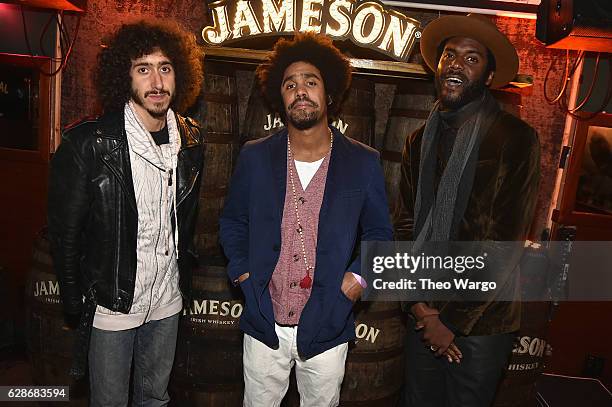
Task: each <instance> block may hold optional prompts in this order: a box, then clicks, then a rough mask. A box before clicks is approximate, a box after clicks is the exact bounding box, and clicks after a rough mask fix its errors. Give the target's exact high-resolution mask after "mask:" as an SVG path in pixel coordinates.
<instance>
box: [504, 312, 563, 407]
mask: <svg viewBox="0 0 612 407" xmlns="http://www.w3.org/2000/svg"><path fill="white" fill-rule="evenodd" d="M550 307H551V304H550V303H546V302H524V303H523V304H522V312H521V329H520V331H519V333H518V334H517V336H516V338H515V342H514V348H513V349H512V355H511V356H510V361H509V363H508V367H507V368H506V371H505V372H504V376H503V379H502V382H501V383H500V385H499V388H498V391H497V394H496V396H495V402H494V403H493V406H494V407H532V406H534V405H536V381H537V380H538V377H539V376H540V374H541V373H542V372H543V370H544V359H545V357H546V356H548V355H549V354H550V346H549V345H548V343H547V339H546V338H548V327H549V323H548V317H549V315H550Z"/></svg>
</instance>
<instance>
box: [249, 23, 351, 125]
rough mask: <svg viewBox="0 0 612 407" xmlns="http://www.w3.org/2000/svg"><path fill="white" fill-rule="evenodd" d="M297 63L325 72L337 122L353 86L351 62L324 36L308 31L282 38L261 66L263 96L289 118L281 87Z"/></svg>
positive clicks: (331, 113)
mask: <svg viewBox="0 0 612 407" xmlns="http://www.w3.org/2000/svg"><path fill="white" fill-rule="evenodd" d="M294 62H308V63H309V64H312V65H314V66H315V67H317V69H318V70H319V71H320V72H321V75H322V76H323V83H324V85H325V93H326V94H327V95H329V96H331V97H332V103H331V104H330V105H329V106H328V107H327V113H328V116H329V118H331V119H334V118H335V116H336V115H337V114H338V112H339V110H340V106H341V104H342V101H343V98H344V95H345V93H346V90H347V89H348V87H349V86H350V83H351V74H352V70H351V66H350V63H349V61H348V59H347V58H346V57H345V56H344V55H343V54H342V52H340V50H339V49H338V48H336V47H335V46H334V45H333V44H332V41H331V40H330V39H329V38H327V37H325V36H323V35H318V34H314V33H310V32H306V33H300V34H296V35H295V37H294V38H293V39H292V40H286V39H280V40H279V41H278V42H277V43H276V44H275V45H274V49H273V52H272V54H271V55H270V56H269V57H268V59H267V60H266V61H265V62H264V63H262V64H261V65H259V66H258V67H257V71H256V75H257V79H258V80H259V86H260V87H261V92H262V94H263V96H264V97H265V99H266V100H267V102H268V103H269V104H270V107H271V108H273V109H274V110H275V111H276V112H278V113H279V114H280V115H281V118H282V119H283V120H285V119H286V115H285V108H284V105H283V98H282V96H281V84H282V80H283V75H284V73H285V69H287V67H288V66H289V65H291V64H292V63H294Z"/></svg>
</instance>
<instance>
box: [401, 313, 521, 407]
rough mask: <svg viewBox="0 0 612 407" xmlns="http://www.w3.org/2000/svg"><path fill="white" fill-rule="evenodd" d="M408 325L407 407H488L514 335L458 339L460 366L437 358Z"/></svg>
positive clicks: (405, 394)
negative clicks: (461, 357) (460, 357)
mask: <svg viewBox="0 0 612 407" xmlns="http://www.w3.org/2000/svg"><path fill="white" fill-rule="evenodd" d="M421 339H422V333H421V332H415V331H414V324H413V323H409V324H408V338H407V349H406V351H407V353H406V388H405V391H404V399H405V400H404V403H403V405H404V406H405V407H489V406H490V405H491V403H492V402H493V397H494V396H495V391H496V389H497V385H498V382H499V380H500V378H501V375H502V373H503V369H504V367H505V366H506V363H507V362H508V358H509V356H510V352H511V351H512V344H513V340H514V335H513V334H501V335H487V336H466V337H457V338H455V344H456V345H457V347H458V348H459V349H460V350H461V352H462V353H463V359H462V360H461V363H460V364H457V363H449V362H448V360H447V359H446V358H445V357H439V358H438V357H435V356H434V354H433V352H432V351H431V350H430V349H429V347H428V346H425V343H424V342H423V341H422V340H421Z"/></svg>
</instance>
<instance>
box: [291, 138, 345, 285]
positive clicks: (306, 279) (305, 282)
mask: <svg viewBox="0 0 612 407" xmlns="http://www.w3.org/2000/svg"><path fill="white" fill-rule="evenodd" d="M328 130H329V129H328ZM333 146H334V134H333V133H332V131H331V130H329V152H328V153H327V155H328V156H330V157H331V151H332V147H333ZM292 164H293V154H292V153H291V140H290V138H289V135H287V167H288V168H289V181H290V182H291V194H292V196H293V205H294V208H295V218H296V220H297V225H298V227H297V229H296V230H297V232H298V234H299V235H300V244H301V247H302V258H303V259H304V266H306V275H305V276H304V278H302V279H301V280H300V288H303V289H307V288H310V287H311V286H312V278H311V277H310V270H313V269H314V267H313V266H311V265H310V264H308V259H307V258H306V245H305V244H304V229H303V228H302V222H301V221H300V211H299V210H298V202H301V203H302V204H303V203H304V199H303V198H300V199H298V197H297V193H296V192H295V181H294V179H293V165H292Z"/></svg>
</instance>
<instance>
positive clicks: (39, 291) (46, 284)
mask: <svg viewBox="0 0 612 407" xmlns="http://www.w3.org/2000/svg"><path fill="white" fill-rule="evenodd" d="M59 295H60V291H59V284H58V282H57V281H54V280H46V281H35V282H34V297H35V298H36V300H38V301H41V302H44V303H47V304H59V303H60V297H59Z"/></svg>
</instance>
